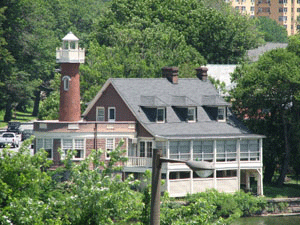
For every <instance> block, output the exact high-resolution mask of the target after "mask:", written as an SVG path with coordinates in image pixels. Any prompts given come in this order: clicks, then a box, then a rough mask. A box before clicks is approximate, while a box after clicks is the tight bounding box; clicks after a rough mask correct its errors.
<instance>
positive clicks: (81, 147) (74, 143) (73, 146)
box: [61, 138, 85, 160]
mask: <svg viewBox="0 0 300 225" xmlns="http://www.w3.org/2000/svg"><path fill="white" fill-rule="evenodd" d="M67 141H68V142H71V143H69V146H67V147H66V146H65V145H66V143H65V142H67ZM78 141H80V142H82V145H78V143H77V142H78ZM61 149H62V152H63V155H62V156H61V158H62V159H65V158H66V154H67V151H68V150H76V151H77V154H78V153H80V152H81V154H80V155H81V157H77V155H75V156H73V158H72V160H83V159H84V158H85V139H83V138H63V139H61ZM79 151H80V152H79Z"/></svg>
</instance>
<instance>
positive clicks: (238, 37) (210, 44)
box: [95, 0, 260, 63]
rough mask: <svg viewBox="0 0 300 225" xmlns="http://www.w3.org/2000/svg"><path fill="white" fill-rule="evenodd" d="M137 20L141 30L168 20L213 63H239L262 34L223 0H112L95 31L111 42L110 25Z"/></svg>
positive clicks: (102, 39)
mask: <svg viewBox="0 0 300 225" xmlns="http://www.w3.org/2000/svg"><path fill="white" fill-rule="evenodd" d="M134 21H139V22H140V27H139V29H140V30H144V29H146V28H149V27H151V26H152V24H159V23H162V24H165V25H166V26H167V27H170V28H173V29H175V30H177V31H179V32H180V34H182V35H183V36H184V39H185V41H186V43H187V45H190V46H192V47H193V48H195V49H196V50H197V51H198V52H199V53H200V54H201V55H202V56H203V57H205V59H206V60H207V61H208V62H209V63H236V62H238V61H239V60H240V59H241V58H242V57H243V55H244V54H245V52H246V50H247V49H250V48H254V47H256V46H257V44H258V42H259V40H260V36H259V34H258V33H257V31H256V28H255V24H254V20H251V19H250V17H247V16H242V15H240V14H239V13H237V12H235V11H234V10H233V9H232V8H231V7H229V6H228V5H227V4H225V3H224V2H221V1H213V2H210V1H197V0H188V1H184V2H183V1H180V0H176V1H163V2H162V1H150V0H146V1H141V2H139V3H138V4H137V3H136V2H135V1H132V0H126V1H123V0H115V1H112V4H111V7H110V8H109V9H108V10H107V11H106V12H105V13H104V14H103V15H102V16H101V17H99V21H98V23H97V26H96V27H95V28H96V29H97V30H95V35H97V40H98V42H99V43H100V45H103V44H104V45H107V46H108V45H109V41H110V39H107V38H105V36H106V35H107V34H108V33H109V31H110V29H109V28H110V27H111V26H114V25H116V24H119V26H120V27H124V28H127V27H128V26H131V23H133V22H134Z"/></svg>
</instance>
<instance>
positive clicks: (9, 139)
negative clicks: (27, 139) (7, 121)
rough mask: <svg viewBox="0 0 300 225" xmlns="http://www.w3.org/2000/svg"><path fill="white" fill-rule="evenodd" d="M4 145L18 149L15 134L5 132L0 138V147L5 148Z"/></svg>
mask: <svg viewBox="0 0 300 225" xmlns="http://www.w3.org/2000/svg"><path fill="white" fill-rule="evenodd" d="M5 145H11V146H12V147H13V148H15V147H19V140H18V138H17V136H16V134H15V133H13V132H5V133H3V134H2V135H1V137H0V147H5Z"/></svg>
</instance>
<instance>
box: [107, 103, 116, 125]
mask: <svg viewBox="0 0 300 225" xmlns="http://www.w3.org/2000/svg"><path fill="white" fill-rule="evenodd" d="M111 109H113V110H114V114H113V119H111V113H110V110H111ZM115 121H116V107H108V122H115Z"/></svg>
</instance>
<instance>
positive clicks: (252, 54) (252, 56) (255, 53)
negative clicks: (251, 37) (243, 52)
mask: <svg viewBox="0 0 300 225" xmlns="http://www.w3.org/2000/svg"><path fill="white" fill-rule="evenodd" d="M287 45H288V44H287V43H272V42H267V43H266V44H265V45H262V46H259V47H258V48H256V49H251V50H248V51H247V55H248V58H249V60H250V61H252V62H255V61H257V60H258V58H259V56H261V55H262V54H264V53H265V52H267V51H271V50H273V49H276V48H286V47H287Z"/></svg>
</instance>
